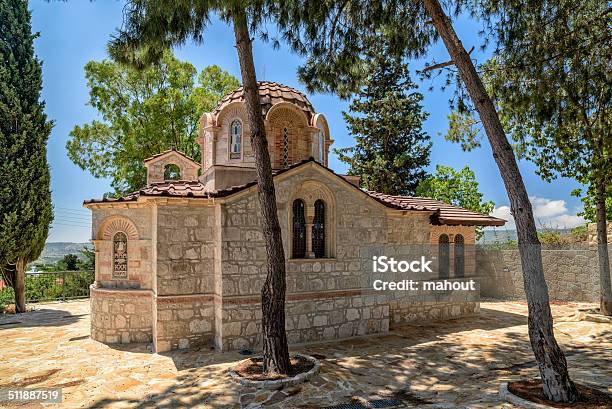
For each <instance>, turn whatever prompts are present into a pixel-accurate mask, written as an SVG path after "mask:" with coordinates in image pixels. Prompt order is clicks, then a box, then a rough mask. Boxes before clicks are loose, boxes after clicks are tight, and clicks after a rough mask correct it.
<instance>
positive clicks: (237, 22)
mask: <svg viewBox="0 0 612 409" xmlns="http://www.w3.org/2000/svg"><path fill="white" fill-rule="evenodd" d="M232 20H233V22H234V32H235V35H236V48H237V49H238V59H239V60H240V73H241V74H242V85H243V87H244V98H245V103H246V107H247V114H248V118H249V128H250V130H251V146H252V147H253V152H254V154H255V170H256V173H257V183H258V185H257V186H258V197H259V207H260V209H261V215H262V223H263V226H262V228H263V234H264V239H265V242H266V252H267V276H266V281H265V283H264V286H263V288H262V290H261V308H262V331H263V366H264V371H268V372H277V373H281V374H288V373H289V372H290V370H291V362H290V361H289V347H288V345H287V334H286V332H285V289H286V282H285V253H284V251H283V242H282V236H281V229H280V224H279V222H278V213H277V210H276V193H275V191H274V181H273V179H272V165H271V163H270V153H269V152H268V142H267V140H266V129H265V126H264V120H263V116H262V113H261V105H260V101H259V90H258V85H257V79H256V77H255V65H254V63H253V50H252V46H251V38H250V36H249V29H248V24H247V18H246V15H245V11H244V9H234V10H232Z"/></svg>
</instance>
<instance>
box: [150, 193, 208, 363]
mask: <svg viewBox="0 0 612 409" xmlns="http://www.w3.org/2000/svg"><path fill="white" fill-rule="evenodd" d="M216 226H217V223H216V211H215V206H207V205H202V204H201V205H197V206H190V205H173V204H171V203H168V204H166V205H164V206H158V210H157V296H156V299H155V306H156V318H155V334H156V336H155V342H156V351H158V352H162V351H167V350H170V349H177V348H180V349H183V348H192V347H197V346H204V345H211V344H212V340H213V337H214V326H215V319H214V293H215V245H214V239H215V235H216V234H217V227H216Z"/></svg>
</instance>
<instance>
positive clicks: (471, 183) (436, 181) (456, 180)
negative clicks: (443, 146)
mask: <svg viewBox="0 0 612 409" xmlns="http://www.w3.org/2000/svg"><path fill="white" fill-rule="evenodd" d="M416 194H417V196H424V197H431V198H433V199H436V200H440V201H442V202H444V203H448V204H450V205H453V206H459V207H463V208H464V209H468V210H472V211H474V212H478V213H483V214H490V213H491V212H492V211H493V209H494V208H495V203H493V201H491V200H489V201H484V199H483V196H484V195H483V194H482V193H480V191H479V190H478V182H477V181H476V175H475V174H474V171H472V170H471V169H470V168H469V166H466V167H464V168H463V169H461V170H460V171H456V170H455V169H453V168H451V167H450V166H443V165H437V166H436V172H435V173H434V174H433V175H430V176H428V177H427V178H425V179H423V180H422V181H421V183H419V186H418V187H417V190H416ZM482 235H483V232H482V228H480V227H479V228H477V229H476V240H478V239H480V237H482Z"/></svg>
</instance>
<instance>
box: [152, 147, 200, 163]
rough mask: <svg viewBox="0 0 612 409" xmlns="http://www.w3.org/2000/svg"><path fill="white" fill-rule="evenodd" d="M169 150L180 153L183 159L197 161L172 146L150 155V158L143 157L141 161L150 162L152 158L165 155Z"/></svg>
mask: <svg viewBox="0 0 612 409" xmlns="http://www.w3.org/2000/svg"><path fill="white" fill-rule="evenodd" d="M170 152H176V153H178V154H179V155H181V156H182V157H184V158H185V159H189V160H190V161H192V162H195V163H197V162H196V161H195V159H193V158H191V157H189V156H187V155H185V154H184V153H183V152H181V151H177V150H176V149H174V148H172V149H168V150H167V151H163V152H160V153H158V154H157V155H153V156H151V157H150V158H146V159H145V160H144V161H143V162H144V163H147V162H150V161H152V160H153V159H157V158H159V157H160V156H164V155H166V154H168V153H170Z"/></svg>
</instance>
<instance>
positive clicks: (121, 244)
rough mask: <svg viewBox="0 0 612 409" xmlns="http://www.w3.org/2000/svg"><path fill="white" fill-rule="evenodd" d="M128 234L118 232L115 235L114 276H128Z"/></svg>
mask: <svg viewBox="0 0 612 409" xmlns="http://www.w3.org/2000/svg"><path fill="white" fill-rule="evenodd" d="M127 240H128V238H127V234H125V233H124V232H121V231H119V232H117V233H115V234H114V236H113V278H127V277H128V251H127Z"/></svg>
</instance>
